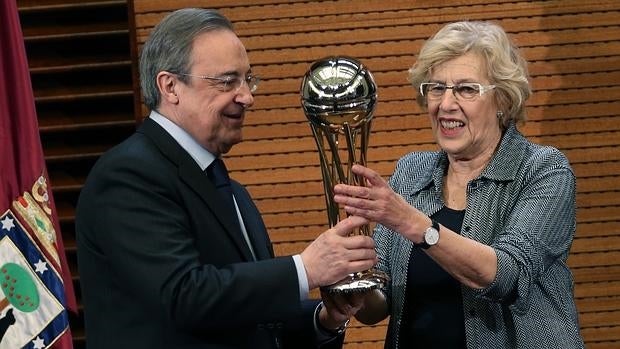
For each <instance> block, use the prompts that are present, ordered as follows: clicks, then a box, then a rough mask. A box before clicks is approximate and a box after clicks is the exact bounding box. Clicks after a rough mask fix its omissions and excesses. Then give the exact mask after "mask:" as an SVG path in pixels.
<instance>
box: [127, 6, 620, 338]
mask: <svg viewBox="0 0 620 349" xmlns="http://www.w3.org/2000/svg"><path fill="white" fill-rule="evenodd" d="M132 5H133V11H134V13H133V14H130V17H132V16H133V20H135V43H134V45H135V47H136V48H139V47H141V45H142V44H143V42H144V40H145V39H146V37H147V36H148V33H149V31H150V29H151V28H152V26H153V25H155V24H156V23H157V22H158V21H159V20H161V18H162V17H163V16H164V15H165V14H166V13H167V12H168V11H171V10H173V9H176V8H181V7H195V6H210V7H212V8H217V9H219V10H220V11H221V12H222V13H223V14H225V15H226V16H228V17H229V18H230V19H231V20H232V21H233V22H234V23H235V26H236V29H237V32H238V34H239V36H240V37H241V39H242V40H243V42H244V43H245V45H246V47H247V49H248V52H249V56H250V60H251V62H252V64H253V70H254V72H255V73H257V74H258V75H260V76H261V77H262V78H263V81H262V82H261V85H260V87H259V90H258V92H257V94H256V103H255V105H254V107H253V108H252V110H251V111H250V112H249V113H248V114H247V118H246V126H245V129H244V133H245V141H244V142H243V143H241V144H239V145H237V146H236V147H235V148H234V149H233V150H232V151H231V152H230V153H229V154H227V164H228V165H229V168H230V170H231V171H232V176H233V177H234V178H236V179H237V180H239V181H240V182H242V183H244V184H246V185H247V187H248V189H249V190H250V192H251V193H252V195H253V196H254V198H255V199H256V201H257V204H258V207H259V208H260V210H261V211H262V213H263V215H264V219H265V221H266V223H267V225H268V228H269V232H270V235H271V238H272V239H273V240H274V241H275V244H276V245H275V247H276V251H277V253H278V254H293V253H297V252H299V251H301V250H302V249H303V248H304V247H305V246H306V245H307V243H308V242H309V241H311V240H312V239H313V238H314V237H315V236H316V235H317V234H318V233H319V232H321V231H323V230H324V229H325V228H326V222H327V218H326V214H325V211H324V206H325V201H324V198H323V191H322V190H323V189H322V185H321V177H320V170H319V167H318V155H317V152H316V148H315V143H314V140H313V138H312V137H311V131H310V128H309V126H308V123H307V121H306V119H305V117H304V115H303V112H302V110H301V107H300V102H299V87H300V82H301V77H302V76H303V75H304V73H305V72H306V69H307V68H308V67H309V65H310V63H311V62H313V61H314V60H316V59H319V58H322V57H324V56H329V55H349V56H353V57H356V58H358V59H360V60H361V61H362V62H363V63H364V64H365V65H366V66H367V67H369V69H370V70H371V71H372V72H373V73H374V76H375V79H376V81H377V83H378V85H379V103H378V107H377V110H376V114H375V119H374V122H373V133H372V136H371V139H370V145H371V146H370V150H369V153H368V159H369V165H370V166H371V167H373V168H375V169H377V170H378V171H380V172H381V173H382V174H383V175H384V176H386V177H387V176H389V175H390V173H391V172H392V170H393V168H394V165H395V161H396V160H397V159H398V158H399V157H400V156H402V155H403V154H405V153H407V152H409V151H414V150H426V149H434V148H435V145H434V144H433V140H432V138H431V133H430V132H429V128H430V126H429V122H428V119H427V117H426V116H425V114H424V113H423V112H422V111H421V110H420V109H419V108H418V107H417V106H416V104H415V103H414V101H413V98H414V91H413V89H412V87H410V86H409V85H408V83H407V81H406V75H407V74H406V72H407V69H408V68H409V67H410V66H411V65H412V64H413V62H414V61H415V58H416V53H417V52H418V51H419V49H420V47H421V45H422V43H423V42H424V40H425V39H427V38H428V37H429V36H430V35H431V34H432V33H434V32H435V31H436V30H438V29H439V28H440V27H441V26H442V25H444V24H445V23H447V22H451V21H457V20H462V19H470V20H492V21H496V22H498V23H499V24H501V25H502V26H503V27H504V28H505V29H506V30H507V31H508V32H509V34H510V35H511V36H512V37H513V38H514V41H515V42H516V43H517V44H518V45H519V46H520V47H521V48H522V51H523V54H524V55H525V57H526V58H527V59H528V61H529V62H530V71H531V75H532V86H533V89H534V94H533V97H532V98H531V99H530V101H529V103H528V112H529V122H528V123H527V124H526V125H525V126H524V127H522V131H523V132H524V133H525V134H526V135H527V136H528V137H529V138H530V139H531V140H533V141H535V142H539V143H544V144H550V145H554V146H556V147H558V148H559V149H561V150H562V151H563V152H564V153H565V154H566V155H567V156H568V158H569V159H570V161H571V163H572V166H573V167H574V170H575V172H576V174H577V177H578V180H577V181H578V182H577V189H578V196H577V205H578V229H577V237H576V239H575V242H574V244H573V248H572V251H571V256H570V258H569V264H570V266H571V267H572V269H573V271H574V274H575V281H576V294H575V296H576V299H577V304H578V309H579V313H580V321H581V327H582V329H583V335H584V337H585V340H586V342H587V346H588V348H611V347H618V346H620V211H619V207H620V116H619V114H620V1H617V0H608V1H602V0H601V1H587V2H586V1H581V0H562V1H527V2H526V1H521V2H519V1H502V0H469V1H465V0H459V1H457V0H455V1H436V0H434V1H410V0H392V1H382V0H340V1H283V0H254V1H251V0H219V1H218V0H213V1H191V0H179V1H163V0H162V1H156V0H151V1H149V0H135V1H133V4H132ZM134 59H135V57H134ZM137 103H138V106H139V103H140V101H139V99H138V100H137ZM137 110H140V111H141V112H140V113H139V114H141V115H139V116H138V117H143V116H144V115H146V110H144V108H140V107H138V108H137ZM541 321H544V319H541ZM385 327H386V322H382V323H380V324H378V325H377V326H362V325H360V324H359V323H354V326H353V327H352V328H351V329H350V330H349V331H348V333H347V337H346V342H347V344H346V348H348V349H351V348H382V345H383V338H384V335H385Z"/></svg>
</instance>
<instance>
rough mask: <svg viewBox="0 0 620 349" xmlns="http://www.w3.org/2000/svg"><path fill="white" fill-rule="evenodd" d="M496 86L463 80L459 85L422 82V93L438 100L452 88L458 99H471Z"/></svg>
mask: <svg viewBox="0 0 620 349" xmlns="http://www.w3.org/2000/svg"><path fill="white" fill-rule="evenodd" d="M494 88H495V85H482V84H479V83H477V82H463V83H460V84H457V85H446V84H442V83H439V82H423V83H421V84H420V94H421V95H422V96H424V97H426V98H428V99H431V100H436V99H440V98H442V97H443V95H444V93H446V90H448V89H452V94H453V95H454V97H455V98H456V99H457V100H465V101H470V100H472V99H474V98H476V97H479V96H482V95H483V94H485V93H486V92H488V91H491V90H492V89H494Z"/></svg>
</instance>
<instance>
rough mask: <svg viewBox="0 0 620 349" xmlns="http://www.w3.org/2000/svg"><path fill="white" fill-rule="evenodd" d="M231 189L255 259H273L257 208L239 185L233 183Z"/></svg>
mask: <svg viewBox="0 0 620 349" xmlns="http://www.w3.org/2000/svg"><path fill="white" fill-rule="evenodd" d="M232 187H233V192H234V194H235V200H237V205H238V206H239V211H241V216H242V217H243V221H244V222H245V227H246V231H247V232H248V236H249V237H250V240H251V241H252V247H253V248H254V253H255V254H256V258H257V259H259V260H261V259H269V258H273V256H274V254H273V248H272V247H271V242H270V240H269V236H268V235H267V228H265V223H264V222H263V219H262V218H261V216H260V212H259V211H258V208H257V207H256V205H254V202H253V201H252V198H250V195H249V194H248V192H247V191H246V190H245V189H243V188H242V187H241V185H240V184H239V183H237V182H235V181H233V185H232Z"/></svg>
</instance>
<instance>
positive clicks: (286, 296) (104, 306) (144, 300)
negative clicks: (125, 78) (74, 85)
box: [76, 119, 342, 349]
mask: <svg viewBox="0 0 620 349" xmlns="http://www.w3.org/2000/svg"><path fill="white" fill-rule="evenodd" d="M232 185H233V191H234V193H235V198H236V199H237V203H238V205H239V209H240V211H241V213H242V216H243V220H244V222H245V226H246V228H247V231H248V234H249V236H250V238H251V240H252V244H253V247H254V250H255V253H256V254H257V258H258V259H259V260H258V261H256V262H251V261H252V257H251V254H250V251H249V249H248V247H247V244H246V243H245V241H244V239H243V237H242V233H241V230H240V228H239V223H238V220H237V217H236V214H235V213H234V212H229V211H228V210H225V209H224V208H223V207H222V205H220V202H221V201H220V200H218V195H220V194H218V192H217V191H216V189H215V187H214V185H213V184H212V183H211V182H210V181H209V180H208V178H207V176H206V175H205V174H204V173H203V172H202V171H201V170H200V168H199V166H198V165H197V163H196V162H195V161H194V160H193V159H192V158H191V157H190V155H189V154H188V153H187V152H186V151H185V150H184V149H183V148H182V147H181V146H180V145H179V144H178V143H177V142H176V141H175V140H174V139H173V138H172V137H171V136H170V135H169V134H168V133H167V132H166V131H165V130H164V129H163V128H162V127H161V126H159V125H158V124H157V123H155V122H154V121H152V120H150V119H146V120H145V121H144V123H143V125H142V126H141V127H140V128H139V130H138V131H137V132H136V133H135V134H134V135H132V136H131V137H130V138H128V139H127V140H126V141H124V142H123V143H121V144H120V145H118V146H116V147H115V148H113V149H111V150H110V151H109V152H107V153H106V154H104V155H103V156H102V157H101V158H100V160H99V161H98V162H97V164H96V165H95V166H94V167H93V169H92V171H91V173H90V175H89V178H88V179H87V181H86V184H85V186H84V188H83V190H82V192H81V195H80V198H79V203H78V207H77V214H76V215H77V216H76V230H77V241H78V267H79V272H80V279H81V287H82V299H83V303H84V307H85V309H84V311H85V325H86V339H87V347H88V348H89V349H99V348H101V349H110V348H118V349H124V348H148V349H157V348H161V349H173V348H174V349H182V348H201V349H209V348H257V349H262V348H265V349H267V348H277V347H278V345H279V346H280V347H283V348H305V347H313V346H314V343H315V341H314V325H313V318H312V312H313V309H314V307H315V306H316V304H317V302H316V301H306V302H300V301H299V285H298V280H297V272H296V269H295V265H294V262H293V260H292V258H291V257H279V258H273V249H272V247H271V242H270V240H269V237H268V235H267V232H266V229H265V225H264V223H263V221H262V218H261V217H260V214H259V212H258V210H257V208H256V207H255V205H254V203H253V202H252V200H251V198H250V196H249V194H248V192H247V191H246V190H245V188H243V187H242V186H241V185H239V184H238V183H237V182H234V181H233V184H232ZM341 339H342V338H340V340H336V341H334V342H332V343H330V344H331V345H332V346H336V347H338V346H340V345H341V342H342V341H341ZM276 342H277V343H278V344H276Z"/></svg>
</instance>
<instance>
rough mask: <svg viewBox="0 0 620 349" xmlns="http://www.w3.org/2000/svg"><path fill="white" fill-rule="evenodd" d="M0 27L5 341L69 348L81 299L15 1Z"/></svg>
mask: <svg viewBox="0 0 620 349" xmlns="http://www.w3.org/2000/svg"><path fill="white" fill-rule="evenodd" d="M0 27H1V28H0V47H2V50H0V348H22V347H23V348H36V349H38V348H56V349H70V348H72V347H73V345H72V340H71V331H70V329H69V316H68V313H67V310H71V311H74V312H75V311H77V305H76V300H75V294H74V292H73V284H72V281H71V275H70V271H69V268H68V265H67V262H66V259H65V253H64V246H63V243H62V235H61V233H60V226H59V224H58V217H57V213H56V206H55V204H54V200H53V197H52V192H51V188H50V184H49V177H48V174H47V169H46V167H45V162H44V158H43V150H42V147H41V140H40V138H39V127H38V123H37V116H36V110H35V105H34V95H33V92H32V85H31V82H30V74H29V71H28V63H27V59H26V50H25V46H24V40H23V35H22V31H21V25H20V22H19V16H18V12H17V5H16V2H15V1H0Z"/></svg>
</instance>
